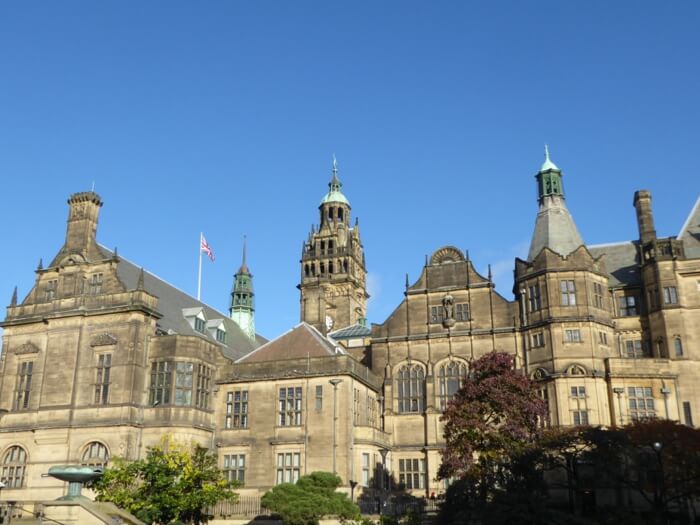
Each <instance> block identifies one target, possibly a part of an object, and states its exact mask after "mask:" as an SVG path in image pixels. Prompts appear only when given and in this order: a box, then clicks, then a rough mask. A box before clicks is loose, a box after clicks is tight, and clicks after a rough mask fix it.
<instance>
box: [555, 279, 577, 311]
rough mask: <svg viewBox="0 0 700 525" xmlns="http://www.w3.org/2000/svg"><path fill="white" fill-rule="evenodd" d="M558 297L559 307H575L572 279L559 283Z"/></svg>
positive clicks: (574, 291) (574, 288)
mask: <svg viewBox="0 0 700 525" xmlns="http://www.w3.org/2000/svg"><path fill="white" fill-rule="evenodd" d="M559 297H560V301H561V306H576V281H575V280H574V279H562V280H561V281H559Z"/></svg>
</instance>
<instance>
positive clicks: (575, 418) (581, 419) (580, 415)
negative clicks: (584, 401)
mask: <svg viewBox="0 0 700 525" xmlns="http://www.w3.org/2000/svg"><path fill="white" fill-rule="evenodd" d="M589 421H590V419H589V417H588V410H586V409H578V410H572V411H571V422H572V424H573V425H575V426H586V425H588V424H589Z"/></svg>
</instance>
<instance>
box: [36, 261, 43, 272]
mask: <svg viewBox="0 0 700 525" xmlns="http://www.w3.org/2000/svg"><path fill="white" fill-rule="evenodd" d="M36 269H37V270H43V269H44V260H43V259H41V258H40V259H39V266H37V267H36Z"/></svg>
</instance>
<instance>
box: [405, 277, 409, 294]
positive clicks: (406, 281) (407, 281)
mask: <svg viewBox="0 0 700 525" xmlns="http://www.w3.org/2000/svg"><path fill="white" fill-rule="evenodd" d="M405 286H406V290H408V274H406V284H405Z"/></svg>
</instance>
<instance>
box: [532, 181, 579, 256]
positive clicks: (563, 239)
mask: <svg viewBox="0 0 700 525" xmlns="http://www.w3.org/2000/svg"><path fill="white" fill-rule="evenodd" d="M582 244H583V240H581V235H580V234H579V232H578V229H577V228H576V224H575V223H574V220H573V219H572V218H571V214H570V213H569V210H568V209H567V208H566V204H565V203H564V199H563V198H562V197H559V196H556V195H554V196H545V197H544V200H543V201H542V204H541V205H540V210H539V212H538V213H537V219H536V220H535V231H534V232H533V234H532V241H531V242H530V251H529V252H528V255H527V260H528V261H532V260H533V259H534V258H535V257H537V255H538V254H539V253H540V252H541V251H542V250H543V249H544V248H545V247H546V248H549V249H550V250H552V251H553V252H556V253H558V254H559V255H561V256H567V255H569V254H570V253H571V252H573V251H574V250H576V248H578V247H579V246H581V245H582Z"/></svg>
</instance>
